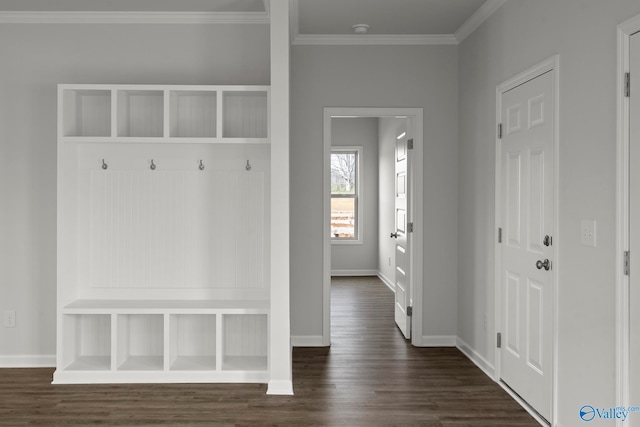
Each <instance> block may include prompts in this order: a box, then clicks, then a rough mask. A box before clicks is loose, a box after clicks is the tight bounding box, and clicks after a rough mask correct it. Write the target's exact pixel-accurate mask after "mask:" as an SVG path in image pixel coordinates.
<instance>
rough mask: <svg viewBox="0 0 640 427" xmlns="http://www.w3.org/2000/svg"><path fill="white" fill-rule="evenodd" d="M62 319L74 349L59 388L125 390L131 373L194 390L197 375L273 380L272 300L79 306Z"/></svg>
mask: <svg viewBox="0 0 640 427" xmlns="http://www.w3.org/2000/svg"><path fill="white" fill-rule="evenodd" d="M62 312H63V316H64V320H65V328H66V330H64V331H63V334H64V336H65V337H66V339H67V340H73V343H72V344H70V345H67V346H66V347H65V348H64V349H63V350H62V360H64V366H59V368H58V369H57V370H56V372H55V374H54V383H58V384H64V383H75V382H78V381H79V380H78V378H79V375H80V374H82V373H84V374H85V376H84V377H82V380H81V381H80V382H89V383H91V382H118V381H117V378H119V377H118V372H123V371H127V372H130V373H131V374H132V375H133V376H132V377H129V378H128V380H131V381H132V382H180V381H186V382H188V381H191V380H192V377H191V375H192V374H193V373H194V372H200V373H201V374H203V375H204V377H205V378H209V379H210V380H211V381H221V380H222V381H223V382H253V381H256V382H263V381H266V379H267V376H268V359H267V348H268V325H269V320H268V313H269V302H268V301H266V300H241V301H239V300H77V301H74V302H72V303H70V304H67V305H66V306H65V307H64V308H63V309H62ZM113 362H115V363H113ZM151 373H154V374H155V375H156V376H155V377H151V378H150V377H148V376H149V375H151ZM247 374H249V375H247ZM109 375H111V376H109ZM140 375H142V376H140ZM145 375H146V377H145Z"/></svg>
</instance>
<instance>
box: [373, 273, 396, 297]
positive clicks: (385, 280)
mask: <svg viewBox="0 0 640 427" xmlns="http://www.w3.org/2000/svg"><path fill="white" fill-rule="evenodd" d="M377 276H378V278H379V279H380V280H382V283H384V284H385V285H387V288H389V289H391V292H393V293H394V294H395V293H396V285H395V284H394V283H393V280H389V278H388V277H387V276H385V275H384V274H382V272H380V271H378V274H377Z"/></svg>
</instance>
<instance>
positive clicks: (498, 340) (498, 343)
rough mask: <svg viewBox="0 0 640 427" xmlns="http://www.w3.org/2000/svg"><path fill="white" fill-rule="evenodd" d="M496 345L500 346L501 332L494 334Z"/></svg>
mask: <svg viewBox="0 0 640 427" xmlns="http://www.w3.org/2000/svg"><path fill="white" fill-rule="evenodd" d="M496 346H497V347H498V348H502V334H501V333H500V332H498V334H497V336H496Z"/></svg>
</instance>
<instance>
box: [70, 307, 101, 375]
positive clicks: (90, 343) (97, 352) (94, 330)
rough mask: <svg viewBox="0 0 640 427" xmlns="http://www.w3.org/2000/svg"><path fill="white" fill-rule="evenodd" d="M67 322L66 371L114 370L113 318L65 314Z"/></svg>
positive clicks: (97, 315) (96, 315) (99, 315)
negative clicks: (112, 351) (112, 368)
mask: <svg viewBox="0 0 640 427" xmlns="http://www.w3.org/2000/svg"><path fill="white" fill-rule="evenodd" d="M63 323H64V325H63V328H64V339H65V345H64V348H65V351H64V356H63V358H64V360H63V364H64V365H65V369H67V370H70V371H108V370H109V369H111V316H110V315H108V314H71V315H64V318H63Z"/></svg>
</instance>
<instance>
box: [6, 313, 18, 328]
mask: <svg viewBox="0 0 640 427" xmlns="http://www.w3.org/2000/svg"><path fill="white" fill-rule="evenodd" d="M4 327H5V328H15V327H16V312H15V311H12V310H8V311H5V312H4Z"/></svg>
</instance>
